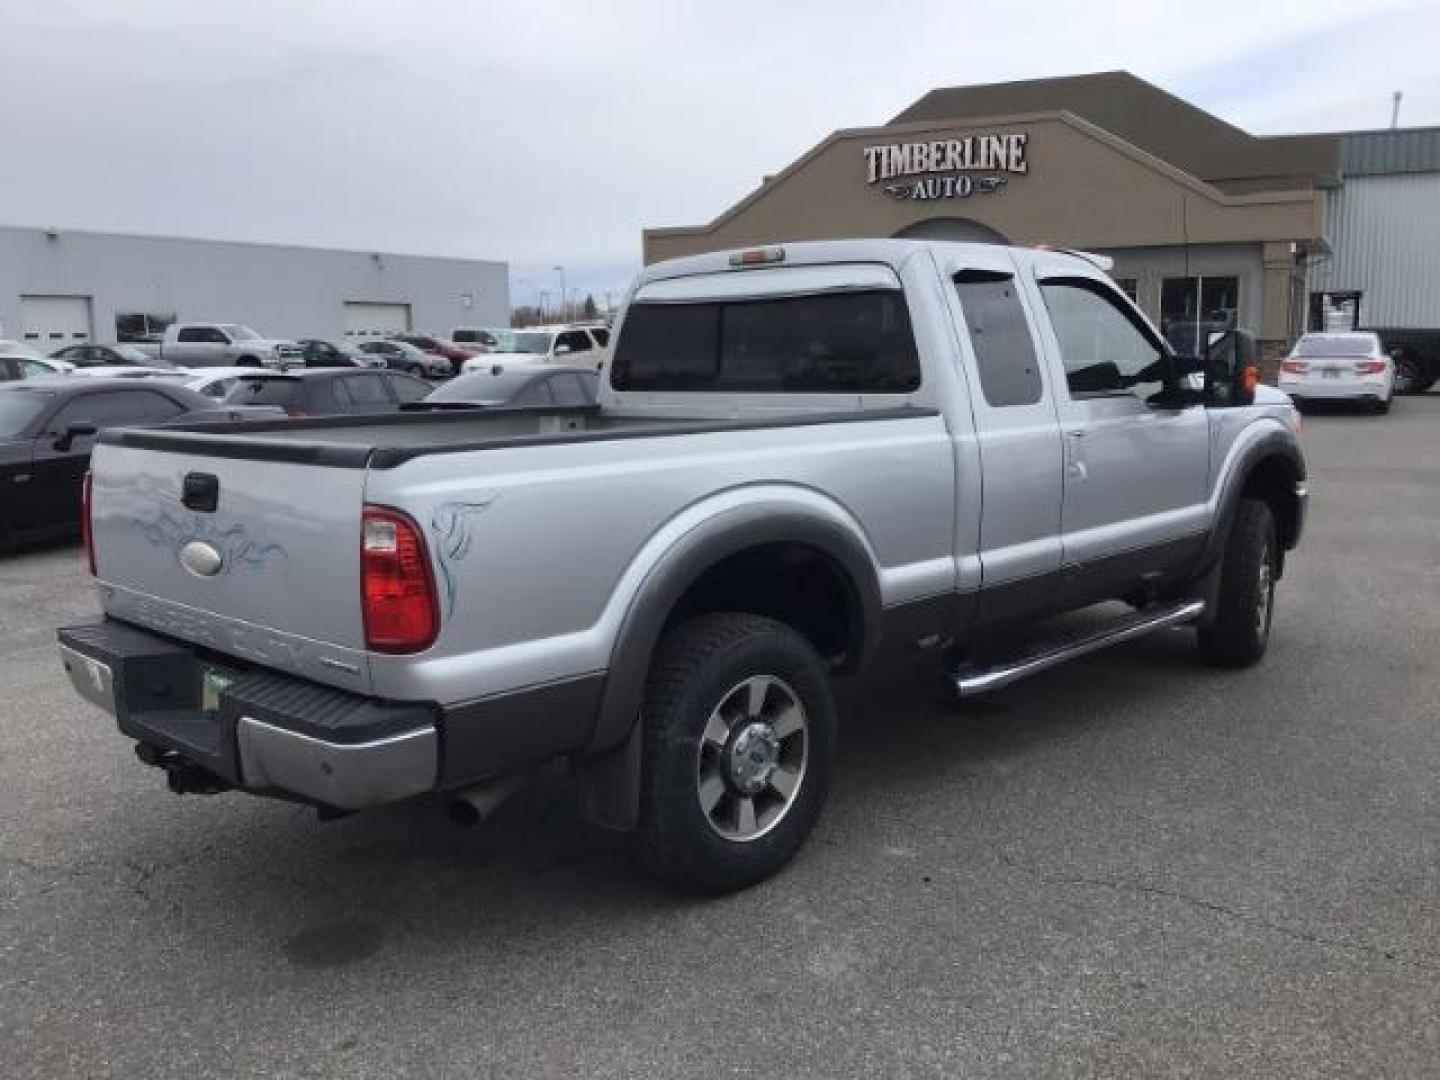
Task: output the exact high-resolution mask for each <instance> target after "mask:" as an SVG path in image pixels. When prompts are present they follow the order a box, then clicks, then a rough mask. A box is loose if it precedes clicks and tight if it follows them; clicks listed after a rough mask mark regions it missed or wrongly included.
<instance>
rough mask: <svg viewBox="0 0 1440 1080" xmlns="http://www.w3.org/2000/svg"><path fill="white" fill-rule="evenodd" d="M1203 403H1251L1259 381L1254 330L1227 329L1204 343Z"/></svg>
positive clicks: (1257, 348)
mask: <svg viewBox="0 0 1440 1080" xmlns="http://www.w3.org/2000/svg"><path fill="white" fill-rule="evenodd" d="M1204 363H1205V404H1207V405H1209V406H1211V407H1212V408H1226V407H1232V406H1240V405H1251V404H1254V402H1255V387H1256V386H1257V385H1258V384H1259V382H1260V347H1259V345H1258V344H1257V343H1256V341H1255V337H1254V335H1253V334H1250V333H1247V332H1246V331H1244V330H1227V331H1225V333H1223V334H1220V335H1218V336H1215V337H1213V338H1212V340H1211V341H1210V343H1209V344H1207V345H1206V346H1205V357H1204Z"/></svg>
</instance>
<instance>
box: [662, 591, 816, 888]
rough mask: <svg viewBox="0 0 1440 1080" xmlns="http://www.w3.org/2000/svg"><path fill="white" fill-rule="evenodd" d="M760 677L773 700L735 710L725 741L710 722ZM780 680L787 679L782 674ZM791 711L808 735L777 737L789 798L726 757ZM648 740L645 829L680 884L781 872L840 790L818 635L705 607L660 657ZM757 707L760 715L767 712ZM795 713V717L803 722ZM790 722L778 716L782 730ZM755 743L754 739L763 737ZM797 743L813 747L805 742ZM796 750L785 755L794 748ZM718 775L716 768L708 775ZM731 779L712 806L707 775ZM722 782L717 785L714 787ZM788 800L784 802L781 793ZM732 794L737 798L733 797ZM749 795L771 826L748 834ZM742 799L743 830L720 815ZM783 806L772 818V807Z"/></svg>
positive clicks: (755, 821) (758, 823) (667, 873)
mask: <svg viewBox="0 0 1440 1080" xmlns="http://www.w3.org/2000/svg"><path fill="white" fill-rule="evenodd" d="M751 680H763V681H764V683H768V684H770V685H769V688H768V689H766V690H765V691H764V692H763V694H762V698H763V703H762V708H761V709H760V710H759V711H758V712H751V713H750V714H749V716H748V718H747V715H746V711H745V710H743V709H742V710H741V711H740V712H738V713H735V714H734V715H735V716H736V718H735V720H734V721H733V722H732V723H733V726H732V727H731V728H730V730H729V731H728V738H727V739H726V741H725V742H724V749H722V748H721V746H720V744H718V743H717V742H716V741H715V740H714V739H713V737H712V738H709V739H707V737H706V732H707V728H708V726H709V725H711V724H712V718H713V717H718V716H721V706H722V705H727V704H729V703H732V702H734V701H735V700H736V695H737V693H739V694H741V695H742V696H741V699H740V704H741V705H742V706H743V705H744V704H745V702H746V701H748V700H749V699H748V697H745V696H744V694H745V691H743V690H742V687H746V686H747V685H748V684H749V682H750V681H751ZM776 684H778V685H776ZM777 698H778V708H777V711H776V712H775V713H772V714H770V715H771V717H772V718H773V717H775V716H779V715H781V714H782V713H785V714H789V715H792V716H793V713H790V710H789V709H788V707H787V706H786V702H787V700H791V699H793V701H794V702H796V703H798V705H799V707H800V709H801V710H802V711H801V714H800V715H801V728H802V730H801V738H800V741H799V743H798V744H797V742H796V736H795V734H794V733H793V732H792V734H790V735H783V736H779V739H783V740H784V741H783V742H780V741H778V740H777V741H776V742H775V743H774V749H773V758H774V761H775V762H776V768H775V771H774V773H773V775H775V776H777V777H778V775H779V773H780V772H786V773H787V775H788V776H789V777H792V778H795V777H798V779H794V780H793V784H794V786H793V790H792V794H791V796H790V798H789V799H788V800H784V797H783V795H782V794H781V792H780V790H779V789H778V788H777V789H775V790H772V789H770V788H769V787H768V786H765V785H764V783H763V782H761V781H759V780H758V778H752V779H754V780H755V782H757V783H761V789H760V790H759V791H758V792H757V793H754V794H753V795H747V794H746V793H745V792H744V791H743V790H742V789H741V788H740V787H739V786H738V785H737V782H736V781H735V779H734V777H733V774H732V772H730V771H727V768H726V766H727V764H728V763H729V762H731V761H732V759H734V760H738V761H739V763H740V764H741V765H742V766H748V765H749V761H750V760H755V761H758V760H759V759H758V758H754V759H748V760H747V758H746V756H745V755H744V754H743V753H740V752H739V751H743V750H744V745H743V744H741V743H740V741H739V740H740V739H741V738H743V736H744V735H745V734H746V732H747V731H749V730H752V729H753V725H756V724H760V725H762V728H763V725H764V723H765V719H764V718H765V716H766V713H765V709H767V708H770V707H771V706H772V705H777V700H776V699H777ZM641 717H642V719H641V723H642V724H643V735H644V742H643V746H642V757H641V761H642V768H641V789H640V819H639V823H638V827H637V829H636V841H637V843H638V845H639V849H640V854H641V856H642V858H643V859H644V860H645V862H646V863H647V864H648V865H649V866H650V868H651V869H652V870H654V871H655V872H656V873H657V874H659V875H660V876H661V877H663V878H664V879H665V880H667V881H669V882H670V883H671V884H673V885H676V886H679V887H681V888H684V889H687V890H692V891H696V892H706V893H724V892H733V891H735V890H737V889H743V888H746V887H748V886H750V885H754V884H756V883H757V882H760V881H763V880H765V879H766V878H768V877H770V876H771V875H772V874H774V873H775V872H776V871H778V870H779V869H780V868H781V867H783V866H784V865H785V864H786V863H787V862H789V861H790V859H791V858H792V857H793V856H794V855H795V853H796V852H797V851H799V849H800V847H801V845H803V844H804V842H805V840H806V838H807V837H808V836H809V835H810V830H811V829H812V828H813V827H814V825H815V822H816V820H817V819H818V818H819V816H820V811H821V808H822V807H823V806H824V804H825V797H826V794H827V792H828V790H829V784H830V773H831V769H832V766H833V761H834V755H835V741H836V731H835V728H836V724H835V705H834V701H833V699H832V698H831V693H830V680H829V675H828V673H827V671H826V668H825V664H824V662H823V661H822V660H821V659H820V657H819V655H818V654H817V653H816V652H815V649H814V648H813V647H812V646H811V644H810V643H809V642H808V641H807V640H806V639H805V638H803V637H801V636H800V635H799V634H798V633H796V632H795V631H794V630H792V629H790V627H788V626H786V625H784V624H783V623H778V622H775V621H774V620H772V619H765V618H761V617H759V616H756V615H746V614H738V613H726V614H719V615H705V616H702V617H700V618H697V619H694V620H692V621H690V622H687V623H684V624H683V625H681V626H679V627H678V628H676V629H675V630H673V631H672V632H670V633H669V634H667V635H666V636H665V638H664V639H663V640H662V641H661V643H660V647H659V648H658V649H657V651H656V656H655V661H654V663H653V665H652V667H651V669H650V676H649V680H648V682H647V684H646V689H645V703H644V707H643V712H642V714H641ZM757 718H758V719H757ZM793 723H794V721H793V720H791V721H790V722H789V723H788V724H786V725H784V726H786V727H789V726H791V725H793ZM781 728H782V723H781V721H780V720H775V726H774V728H773V729H771V730H772V734H774V733H778V732H779V731H780V730H781ZM752 745H753V744H752ZM797 746H798V747H799V748H800V749H801V750H803V755H802V754H797ZM787 754H789V755H790V759H789V761H788V762H787V761H786V755H787ZM707 777H708V779H707ZM717 783H718V784H720V785H721V790H722V792H723V794H721V795H720V796H719V799H718V801H714V802H713V803H712V809H710V810H709V811H707V810H706V808H704V807H703V806H702V799H704V798H705V797H706V794H705V788H706V786H707V784H710V785H713V784H717ZM712 790H713V788H712ZM777 799H778V800H782V803H779V804H777V803H776V801H775V800H777ZM726 800H729V803H728V804H727V801H726ZM743 802H750V804H751V811H752V815H753V816H752V817H751V818H750V824H751V825H752V826H755V827H756V828H759V829H761V831H759V832H758V834H756V835H754V836H752V837H751V838H749V839H738V838H736V836H737V835H738V834H739V832H740V831H741V829H742V828H743V825H742V822H743V821H744V818H742V817H741V810H740V804H741V803H743ZM730 807H733V808H734V817H733V820H732V825H733V829H734V833H735V835H732V836H726V835H723V834H722V828H723V825H722V824H721V822H723V820H724V819H725V818H727V817H728V816H729V813H730V810H729V808H730ZM768 814H773V815H774V816H773V818H772V820H771V822H770V823H769V824H768V825H765V824H764V822H765V817H766V815H768Z"/></svg>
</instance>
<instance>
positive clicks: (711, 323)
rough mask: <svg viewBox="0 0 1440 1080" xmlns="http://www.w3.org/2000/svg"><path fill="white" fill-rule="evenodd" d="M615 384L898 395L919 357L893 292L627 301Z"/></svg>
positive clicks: (909, 385)
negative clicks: (685, 301) (695, 301)
mask: <svg viewBox="0 0 1440 1080" xmlns="http://www.w3.org/2000/svg"><path fill="white" fill-rule="evenodd" d="M614 366H615V370H614V374H613V376H612V377H613V379H614V385H615V387H616V389H619V390H695V391H699V390H711V391H754V392H762V393H764V392H769V393H851V394H855V393H877V394H886V393H892V394H893V393H904V392H907V391H910V390H914V389H915V388H916V387H918V386H919V385H920V361H919V358H918V356H917V355H916V352H915V339H914V337H913V335H912V334H911V332H910V317H909V314H908V313H907V311H906V309H905V300H904V297H903V296H902V295H901V294H900V293H899V292H898V291H895V290H885V291H873V292H852V293H843V294H830V295H824V296H796V297H785V298H778V299H774V300H746V301H738V302H734V303H724V304H646V303H640V304H636V305H633V306H632V307H631V308H630V311H629V314H628V315H627V316H626V320H625V325H624V328H623V331H622V332H621V335H620V339H619V341H618V342H617V343H616V346H615V365H614Z"/></svg>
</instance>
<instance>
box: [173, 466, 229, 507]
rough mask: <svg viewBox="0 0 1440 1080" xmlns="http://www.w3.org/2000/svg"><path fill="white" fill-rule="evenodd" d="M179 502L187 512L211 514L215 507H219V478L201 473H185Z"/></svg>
mask: <svg viewBox="0 0 1440 1080" xmlns="http://www.w3.org/2000/svg"><path fill="white" fill-rule="evenodd" d="M180 501H181V502H182V503H184V504H185V507H186V509H188V510H199V511H201V512H202V513H206V514H213V513H214V512H215V507H217V506H219V505H220V479H219V477H216V476H212V475H211V474H210V473H203V472H192V473H186V474H185V482H184V484H183V485H182V486H181V490H180Z"/></svg>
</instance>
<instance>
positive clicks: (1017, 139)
mask: <svg viewBox="0 0 1440 1080" xmlns="http://www.w3.org/2000/svg"><path fill="white" fill-rule="evenodd" d="M1029 140H1030V136H1029V135H1027V134H1025V133H1023V132H1017V133H1012V134H1008V135H967V136H965V138H963V139H938V140H936V141H934V142H913V143H888V144H886V145H884V146H867V147H865V171H866V181H867V182H868V183H870V184H880V185H881V187H882V190H883V191H884V192H885V193H886V194H887V195H893V196H894V197H895V198H897V199H967V198H969V197H970V196H971V195H973V194H974V193H975V192H977V191H980V192H986V193H988V192H993V191H999V190H1000V189H1001V188H1002V187H1004V186H1005V185H1006V184H1007V183H1009V177H1007V176H1006V175H1005V174H1006V173H1016V174H1020V173H1028V172H1029V171H1030V163H1029V162H1028V161H1026V160H1025V148H1026V144H1027V143H1028V142H1029ZM975 173H989V174H990V175H988V176H976V175H974V174H975ZM932 174H941V175H932Z"/></svg>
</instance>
